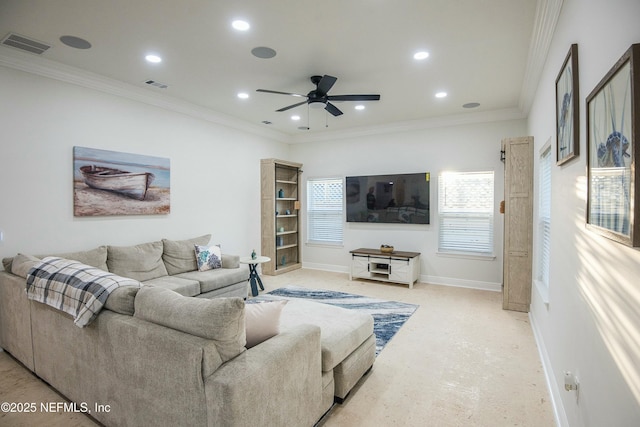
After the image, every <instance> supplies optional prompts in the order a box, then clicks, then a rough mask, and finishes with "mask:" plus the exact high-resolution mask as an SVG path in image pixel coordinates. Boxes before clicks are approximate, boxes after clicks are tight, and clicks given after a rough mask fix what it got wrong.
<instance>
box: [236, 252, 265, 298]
mask: <svg viewBox="0 0 640 427" xmlns="http://www.w3.org/2000/svg"><path fill="white" fill-rule="evenodd" d="M269 261H271V258H269V257H266V256H257V257H255V259H254V258H251V257H250V256H245V257H242V258H240V262H241V263H243V264H249V283H250V284H251V295H253V296H254V297H255V296H256V295H258V285H260V289H262V290H263V291H264V286H263V285H262V280H260V276H259V275H258V271H257V270H256V267H257V266H258V264H263V263H265V262H269Z"/></svg>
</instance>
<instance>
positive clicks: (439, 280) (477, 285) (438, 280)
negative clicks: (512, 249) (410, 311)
mask: <svg viewBox="0 0 640 427" xmlns="http://www.w3.org/2000/svg"><path fill="white" fill-rule="evenodd" d="M419 280H420V282H422V283H431V284H432V285H442V286H455V287H458V288H471V289H480V290H483V291H493V292H502V283H494V282H482V281H480V280H466V279H456V278H453V277H438V276H428V275H421V276H420V278H419Z"/></svg>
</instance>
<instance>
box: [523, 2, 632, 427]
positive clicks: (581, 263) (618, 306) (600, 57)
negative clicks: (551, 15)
mask: <svg viewBox="0 0 640 427" xmlns="http://www.w3.org/2000/svg"><path fill="white" fill-rule="evenodd" d="M639 18H640V1H638V0H606V1H605V0H590V1H583V0H565V1H564V5H563V8H562V14H561V16H560V19H559V21H558V27H557V29H556V32H555V35H554V38H553V42H552V45H551V50H550V52H549V55H548V59H547V63H546V65H545V68H544V71H543V75H542V78H541V80H540V83H539V87H538V91H537V94H536V98H535V102H534V105H533V107H532V109H531V113H530V116H529V121H528V127H529V133H530V134H532V135H533V136H534V137H535V144H536V153H538V152H539V149H540V148H541V147H542V145H543V144H544V143H545V141H547V140H548V139H549V138H552V142H553V144H552V147H553V148H552V149H553V151H554V153H555V142H556V141H555V136H554V135H555V92H554V90H555V89H554V88H555V79H556V77H557V73H558V72H559V70H560V67H561V65H562V62H563V61H564V58H565V56H566V54H567V52H568V50H569V47H570V45H571V44H572V43H578V50H579V54H578V57H579V75H580V76H579V77H580V81H579V86H580V156H579V157H578V158H577V159H575V160H573V161H571V162H570V163H568V164H565V165H563V166H561V167H558V166H555V165H554V166H552V182H551V187H552V208H551V266H550V286H549V304H548V306H547V305H546V304H545V303H544V301H543V300H542V297H541V295H540V294H538V292H537V291H536V290H535V289H534V292H533V295H532V300H533V301H532V305H531V320H532V325H533V327H534V331H535V332H536V335H537V338H538V341H539V344H540V347H541V351H542V355H543V361H544V363H545V365H546V369H547V374H548V375H549V377H550V382H551V388H552V392H553V398H554V400H555V403H556V406H557V409H558V418H559V421H560V425H563V426H564V425H571V426H603V425H609V426H637V425H640V251H639V250H638V249H631V248H628V247H625V246H623V245H621V244H618V243H615V242H613V241H610V240H607V239H605V238H602V237H600V236H598V235H596V234H594V233H592V232H590V231H588V230H586V229H585V225H584V224H585V209H586V197H587V192H586V119H585V117H586V116H585V108H586V105H585V99H586V97H587V96H588V95H589V93H590V92H591V90H592V89H593V88H594V87H595V86H596V85H597V84H598V82H599V81H600V79H601V78H602V77H603V76H604V75H605V74H606V73H607V71H608V70H609V69H610V68H611V67H612V66H613V65H614V64H615V63H616V61H617V60H618V59H619V58H620V56H622V54H623V53H624V52H625V51H626V50H627V48H629V46H630V45H631V44H632V43H639V42H640V26H639V25H638V19H639ZM639 101H640V100H639ZM636 114H638V112H636ZM553 159H554V162H555V154H554V155H553ZM536 168H537V165H536ZM636 220H637V219H636ZM565 370H569V371H572V372H574V373H576V374H577V375H578V377H579V381H580V392H579V395H578V396H577V398H576V393H574V392H566V391H564V385H563V384H564V383H563V371H565Z"/></svg>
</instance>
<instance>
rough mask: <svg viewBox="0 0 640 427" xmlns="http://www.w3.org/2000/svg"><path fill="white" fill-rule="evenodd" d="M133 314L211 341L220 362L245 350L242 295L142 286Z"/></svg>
mask: <svg viewBox="0 0 640 427" xmlns="http://www.w3.org/2000/svg"><path fill="white" fill-rule="evenodd" d="M134 317H138V318H140V319H143V320H146V321H148V322H153V323H157V324H159V325H162V326H166V327H168V328H171V329H176V330H178V331H182V332H186V333H188V334H191V335H195V336H198V337H202V338H206V339H210V340H212V341H214V343H215V345H216V348H217V349H218V353H220V357H221V358H222V362H226V361H227V360H230V359H232V358H234V357H236V356H237V355H239V354H240V353H242V352H243V351H245V348H244V346H245V344H246V342H247V339H246V332H245V323H244V301H243V300H242V298H214V299H201V298H191V297H184V296H182V295H180V294H178V293H177V292H174V291H171V290H169V289H163V288H158V287H152V286H143V287H142V288H140V290H139V291H138V295H136V299H135V313H134Z"/></svg>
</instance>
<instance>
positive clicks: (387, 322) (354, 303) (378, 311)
mask: <svg viewBox="0 0 640 427" xmlns="http://www.w3.org/2000/svg"><path fill="white" fill-rule="evenodd" d="M267 295H268V296H267ZM272 297H278V299H280V298H283V299H305V300H310V301H314V302H319V303H323V304H330V305H335V306H338V307H342V308H347V309H349V310H361V311H363V312H365V313H368V314H370V315H371V316H373V332H374V333H375V335H376V356H377V355H378V354H380V352H381V351H382V349H383V348H384V346H385V345H387V343H388V342H389V341H390V340H391V338H393V336H394V335H395V334H396V332H398V331H399V330H400V328H401V327H402V325H404V322H406V321H407V320H409V317H411V315H412V314H413V313H414V312H415V311H416V309H417V308H418V307H419V306H418V305H415V304H407V303H404V302H396V301H385V300H381V299H375V298H370V297H366V296H362V295H354V294H348V293H345V292H336V291H328V290H323V289H308V288H301V287H298V286H287V287H284V288H279V289H276V290H273V291H271V292H267V293H266V294H263V295H260V296H257V297H255V298H251V299H249V300H247V302H248V303H252V302H260V301H268V300H272V299H273V298H272Z"/></svg>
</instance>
